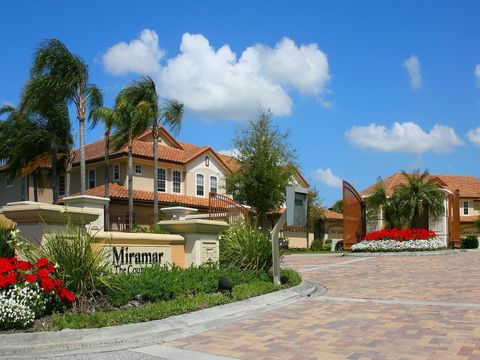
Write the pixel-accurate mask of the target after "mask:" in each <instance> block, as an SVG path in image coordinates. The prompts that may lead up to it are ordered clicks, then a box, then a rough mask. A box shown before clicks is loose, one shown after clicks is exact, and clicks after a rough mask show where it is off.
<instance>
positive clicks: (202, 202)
mask: <svg viewBox="0 0 480 360" xmlns="http://www.w3.org/2000/svg"><path fill="white" fill-rule="evenodd" d="M85 194H86V195H92V196H100V197H103V196H104V195H105V186H104V185H101V186H98V187H96V188H93V189H88V190H86V191H85ZM75 195H79V194H75ZM75 195H74V196H75ZM109 197H110V199H116V200H128V188H126V187H125V186H121V185H118V184H116V183H112V184H110V185H109ZM133 199H134V200H137V201H152V202H153V191H144V190H135V189H134V190H133ZM158 201H159V203H163V204H182V205H188V206H196V207H202V208H208V198H203V197H196V196H188V195H177V194H168V193H162V192H159V193H158Z"/></svg>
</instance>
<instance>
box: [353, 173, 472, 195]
mask: <svg viewBox="0 0 480 360" xmlns="http://www.w3.org/2000/svg"><path fill="white" fill-rule="evenodd" d="M430 176H431V177H432V178H434V179H435V181H437V182H438V184H439V185H440V186H441V187H442V188H444V189H447V190H449V191H451V192H454V191H455V190H456V189H458V190H460V197H466V198H480V179H479V178H477V177H475V176H464V175H444V174H431V175H430ZM383 182H384V184H385V188H386V191H387V195H388V196H391V195H392V194H393V191H394V190H395V188H396V187H397V186H399V185H400V184H405V183H406V179H405V177H404V176H403V175H402V173H399V172H398V173H395V174H393V175H391V176H389V177H387V178H386V179H384V180H383ZM379 184H380V183H379V182H377V183H376V184H374V185H372V186H370V187H368V188H366V189H365V190H362V191H361V192H360V193H359V194H360V196H362V197H363V196H366V195H368V194H370V193H371V192H372V191H373V190H374V189H375V188H376V187H377V186H379Z"/></svg>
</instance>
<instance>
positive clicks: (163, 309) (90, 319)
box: [42, 270, 301, 330]
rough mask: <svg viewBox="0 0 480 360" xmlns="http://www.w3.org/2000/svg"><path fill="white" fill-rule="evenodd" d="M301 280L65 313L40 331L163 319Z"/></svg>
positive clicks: (294, 276)
mask: <svg viewBox="0 0 480 360" xmlns="http://www.w3.org/2000/svg"><path fill="white" fill-rule="evenodd" d="M300 282H301V278H300V276H299V275H298V273H296V272H295V271H293V270H283V271H282V285H280V286H276V285H274V284H273V283H272V282H271V281H270V279H268V280H266V279H263V278H262V279H259V280H251V281H249V282H245V283H241V284H239V285H237V286H235V287H234V290H233V297H231V298H230V297H229V296H227V295H225V294H221V293H218V292H199V293H196V294H181V295H179V296H178V297H175V298H173V299H171V300H160V301H156V302H153V303H151V304H147V305H145V306H141V307H136V308H133V307H132V308H127V309H116V310H108V311H96V312H94V313H74V312H65V313H60V314H53V316H52V317H51V319H50V320H49V321H48V322H47V323H46V324H45V325H44V327H43V329H42V330H61V329H64V328H70V329H82V328H99V327H104V326H112V325H123V324H130V323H137V322H144V321H151V320H158V319H163V318H166V317H169V316H173V315H179V314H184V313H188V312H192V311H196V310H201V309H206V308H209V307H212V306H216V305H222V304H227V303H232V302H235V301H240V300H245V299H248V298H250V297H253V296H259V295H263V294H267V293H271V292H273V291H277V290H281V289H285V288H288V287H291V286H295V285H298V284H299V283H300Z"/></svg>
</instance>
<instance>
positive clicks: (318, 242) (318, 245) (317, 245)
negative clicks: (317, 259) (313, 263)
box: [310, 239, 323, 250]
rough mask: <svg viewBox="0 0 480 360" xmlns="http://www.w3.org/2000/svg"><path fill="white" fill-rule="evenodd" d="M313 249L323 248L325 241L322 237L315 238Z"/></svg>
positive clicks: (311, 247)
mask: <svg viewBox="0 0 480 360" xmlns="http://www.w3.org/2000/svg"><path fill="white" fill-rule="evenodd" d="M310 249H312V250H323V241H322V240H320V239H315V240H313V242H312V245H311V246H310Z"/></svg>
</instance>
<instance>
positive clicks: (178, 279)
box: [106, 265, 271, 306]
mask: <svg viewBox="0 0 480 360" xmlns="http://www.w3.org/2000/svg"><path fill="white" fill-rule="evenodd" d="M221 276H227V277H228V278H230V279H231V280H232V282H233V284H234V285H235V286H236V285H239V284H244V283H250V282H253V281H264V282H271V278H270V277H269V275H268V274H267V272H265V271H251V270H244V271H239V270H238V269H233V268H226V269H219V268H218V267H217V266H215V265H203V266H199V267H190V268H188V269H181V268H178V267H174V268H172V269H171V270H169V269H168V268H165V267H159V266H154V267H150V268H145V269H144V271H143V272H142V273H140V274H128V275H119V276H113V277H112V278H111V281H110V282H111V284H112V286H111V287H110V289H107V290H106V296H107V299H108V300H109V302H110V303H112V305H114V306H121V305H123V304H126V303H127V302H128V301H130V300H132V299H134V298H135V297H136V296H138V295H139V296H140V297H141V299H142V300H143V301H151V302H157V301H165V300H171V299H175V298H178V297H184V296H192V295H195V294H199V293H207V294H208V293H214V292H217V291H218V278H219V277H221Z"/></svg>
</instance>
